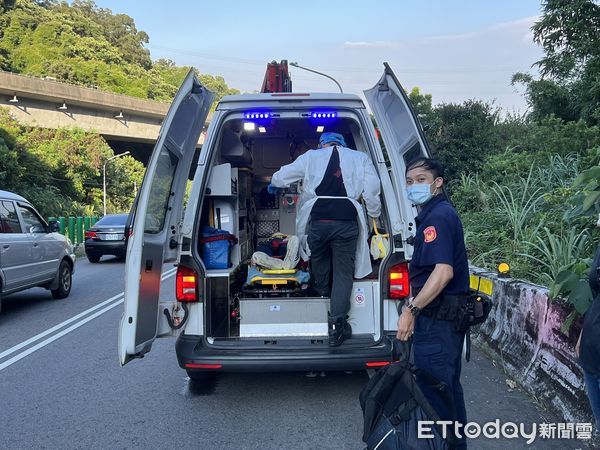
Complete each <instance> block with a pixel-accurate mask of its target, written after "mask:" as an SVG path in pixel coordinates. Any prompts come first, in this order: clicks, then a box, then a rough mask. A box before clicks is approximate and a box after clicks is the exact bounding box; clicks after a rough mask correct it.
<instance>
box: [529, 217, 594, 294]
mask: <svg viewBox="0 0 600 450" xmlns="http://www.w3.org/2000/svg"><path fill="white" fill-rule="evenodd" d="M589 238H590V236H589V233H588V231H587V230H582V231H580V232H579V233H578V232H577V230H575V229H574V228H571V229H569V230H568V231H564V230H561V231H560V233H558V234H555V233H553V232H552V231H550V229H548V227H544V228H543V233H541V232H540V233H536V235H535V241H534V242H525V247H526V248H527V247H528V248H529V250H530V253H525V254H524V255H523V256H525V257H527V258H529V259H531V260H532V261H533V262H535V263H536V269H535V272H534V273H531V274H529V275H530V277H531V278H534V279H535V278H538V279H540V280H543V284H545V285H548V286H550V285H552V283H554V280H557V279H558V275H559V274H560V273H562V272H564V271H569V270H570V269H571V268H572V267H574V266H575V265H577V264H580V263H581V262H585V261H582V260H583V259H584V255H586V254H588V251H589V245H588V243H589Z"/></svg>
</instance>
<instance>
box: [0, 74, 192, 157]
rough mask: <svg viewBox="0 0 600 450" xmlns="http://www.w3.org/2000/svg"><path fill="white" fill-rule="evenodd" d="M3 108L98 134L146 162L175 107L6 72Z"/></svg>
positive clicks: (28, 119)
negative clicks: (164, 123)
mask: <svg viewBox="0 0 600 450" xmlns="http://www.w3.org/2000/svg"><path fill="white" fill-rule="evenodd" d="M0 106H3V107H7V108H8V109H9V111H10V113H11V115H12V116H13V117H14V118H15V119H16V120H17V121H19V122H20V123H22V124H25V125H30V126H36V127H42V128H59V127H78V128H82V129H84V130H88V131H94V132H97V133H99V134H101V135H102V136H103V137H104V138H105V139H106V140H107V142H108V143H109V145H110V146H111V147H112V148H113V150H114V151H115V152H116V153H122V152H124V151H127V150H128V151H130V152H131V153H132V155H133V156H134V157H135V158H136V159H138V160H140V161H142V162H143V163H146V161H147V160H148V158H149V156H150V153H151V151H152V148H153V146H154V143H155V142H156V138H157V137H158V134H159V131H160V126H161V124H162V121H163V119H164V117H165V115H166V114H167V111H168V109H169V103H161V102H156V101H152V100H144V99H141V98H136V97H131V96H127V95H121V94H114V93H112V92H106V91H102V90H99V89H94V88H89V87H82V86H76V85H72V84H68V83H63V82H59V81H56V80H54V79H51V78H48V77H46V78H36V77H31V76H26V75H20V74H15V73H10V72H3V71H0ZM201 143H202V136H201V138H200V142H199V144H201Z"/></svg>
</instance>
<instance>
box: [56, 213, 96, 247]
mask: <svg viewBox="0 0 600 450" xmlns="http://www.w3.org/2000/svg"><path fill="white" fill-rule="evenodd" d="M99 219H100V217H98V216H77V217H72V216H70V217H63V216H61V217H48V221H50V220H55V221H57V222H58V227H59V230H58V232H59V233H60V234H63V235H65V236H67V237H68V238H69V239H70V240H71V242H73V244H82V243H83V241H85V232H86V231H87V230H89V229H90V228H91V227H92V226H93V225H94V224H95V223H96V222H97V221H98V220H99Z"/></svg>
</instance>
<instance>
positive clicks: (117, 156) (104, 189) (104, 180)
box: [102, 152, 130, 215]
mask: <svg viewBox="0 0 600 450" xmlns="http://www.w3.org/2000/svg"><path fill="white" fill-rule="evenodd" d="M129 153H130V152H125V153H119V154H118V155H115V156H111V157H110V158H108V159H107V160H106V161H105V162H104V165H103V166H102V193H103V202H102V206H103V210H104V215H106V165H107V164H108V163H109V162H110V161H112V160H113V159H115V158H119V157H121V156H125V155H129Z"/></svg>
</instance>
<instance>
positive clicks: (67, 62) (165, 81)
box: [0, 0, 237, 101]
mask: <svg viewBox="0 0 600 450" xmlns="http://www.w3.org/2000/svg"><path fill="white" fill-rule="evenodd" d="M148 42H149V37H148V35H147V34H146V33H145V32H143V31H139V30H138V29H137V28H136V26H135V22H134V20H133V19H132V18H131V17H129V16H127V15H125V14H113V13H112V11H111V10H110V9H106V8H99V7H97V6H96V4H95V3H94V2H93V1H92V0H74V1H73V2H72V3H71V5H69V4H68V3H67V2H66V1H48V2H36V1H34V0H16V1H15V3H14V5H13V6H12V7H10V8H6V11H4V12H2V13H1V14H0V69H2V70H9V71H12V72H18V73H23V74H27V75H34V76H50V77H54V78H56V79H57V80H60V81H66V82H69V83H73V84H78V85H83V86H89V87H96V88H100V89H104V90H108V91H112V92H116V93H120V94H126V95H132V96H134V97H141V98H148V99H153V100H158V101H170V100H171V99H172V98H173V96H174V95H175V93H176V92H177V89H178V88H179V85H180V84H181V82H182V81H183V78H184V77H185V75H186V74H187V72H188V71H189V67H177V66H175V64H174V63H173V62H172V61H168V60H159V61H157V62H155V63H153V62H152V60H151V59H150V52H149V51H148V49H146V48H145V47H144V45H146V44H148ZM200 78H201V80H202V81H203V82H206V83H207V86H208V87H209V89H211V90H215V92H216V93H217V94H218V98H221V97H222V96H223V95H226V94H228V93H236V92H237V91H236V90H234V89H230V88H229V87H228V86H227V84H226V83H225V80H224V79H223V78H222V77H214V76H211V75H200Z"/></svg>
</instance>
